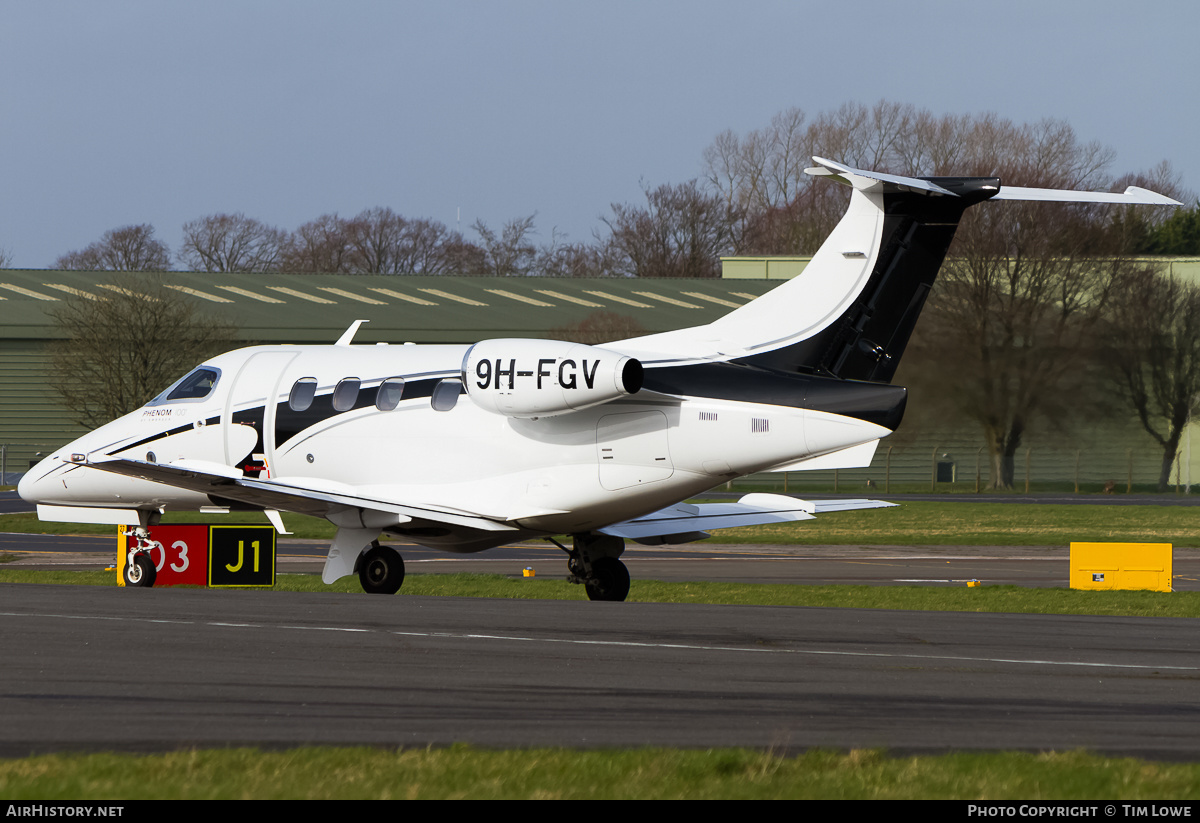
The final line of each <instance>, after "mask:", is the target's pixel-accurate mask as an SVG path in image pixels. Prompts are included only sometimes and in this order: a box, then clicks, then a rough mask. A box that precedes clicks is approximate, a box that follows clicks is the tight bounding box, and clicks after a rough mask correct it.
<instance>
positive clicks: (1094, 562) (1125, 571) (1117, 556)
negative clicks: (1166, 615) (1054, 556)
mask: <svg viewBox="0 0 1200 823" xmlns="http://www.w3.org/2000/svg"><path fill="white" fill-rule="evenodd" d="M1171 559H1172V552H1171V544H1170V543H1072V544H1071V588H1072V589H1149V590H1151V591H1156V592H1169V591H1171Z"/></svg>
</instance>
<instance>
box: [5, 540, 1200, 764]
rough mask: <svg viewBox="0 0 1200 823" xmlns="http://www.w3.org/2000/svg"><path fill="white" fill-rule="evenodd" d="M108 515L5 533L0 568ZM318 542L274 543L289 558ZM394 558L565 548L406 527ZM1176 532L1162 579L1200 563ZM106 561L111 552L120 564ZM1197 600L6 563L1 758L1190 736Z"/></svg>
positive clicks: (979, 553)
mask: <svg viewBox="0 0 1200 823" xmlns="http://www.w3.org/2000/svg"><path fill="white" fill-rule="evenodd" d="M114 544H115V540H114V539H113V538H73V537H56V536H52V535H36V536H29V535H20V536H18V535H4V536H3V537H2V538H0V554H3V553H6V552H8V553H13V554H16V555H18V558H19V559H17V560H16V561H14V563H11V564H6V566H9V567H11V566H13V565H15V566H25V567H41V568H90V569H97V568H104V567H105V566H106V565H108V564H109V563H111V561H112V559H113V550H114ZM326 548H327V546H326V544H324V543H322V542H320V541H296V540H289V539H286V538H285V539H283V540H281V541H280V542H279V557H278V571H279V572H281V573H287V572H292V571H295V572H301V573H313V574H316V573H318V572H319V570H320V567H321V565H322V561H323V557H324V553H325V550H326ZM397 548H398V549H399V550H400V551H401V552H402V554H403V555H404V557H405V562H406V566H407V567H408V572H409V574H422V573H435V574H436V573H445V572H455V571H491V572H497V573H500V574H506V575H510V576H514V577H520V576H521V574H522V571H523V569H525V568H526V567H531V568H534V569H535V570H536V573H537V575H538V576H541V577H545V576H559V575H564V574H565V562H564V559H563V555H562V552H561V551H560V550H558V549H557V548H554V547H552V546H546V545H545V544H535V543H530V544H521V545H517V546H512V547H504V548H501V549H494V550H491V551H489V552H485V553H482V554H478V555H447V554H443V553H439V552H432V551H429V550H420V549H418V548H417V547H413V546H401V545H397ZM1193 554H1200V553H1193V552H1187V553H1180V552H1177V553H1176V560H1175V587H1176V589H1177V590H1185V589H1187V590H1196V589H1197V588H1198V587H1200V561H1198V560H1197V559H1195V558H1194V557H1193V556H1192V555H1193ZM624 559H625V561H626V564H627V565H628V567H629V569H630V573H631V575H632V576H633V577H634V578H635V579H639V578H643V579H645V578H653V579H663V580H689V579H691V580H695V579H706V580H734V581H739V580H740V581H748V582H773V583H866V584H870V585H923V586H932V587H946V586H964V585H965V584H966V581H967V580H971V579H978V580H980V581H981V582H982V583H983V584H984V585H994V584H1000V583H1013V584H1016V585H1022V586H1065V585H1067V575H1068V551H1067V549H1066V548H1065V547H1017V548H1014V547H978V546H972V547H963V546H941V547H927V546H926V547H905V546H743V545H712V544H704V545H702V546H696V545H695V544H693V545H691V546H686V547H681V548H645V547H636V546H634V547H630V548H629V549H628V550H627V551H626V555H625V557H624ZM114 577H115V573H114ZM1197 625H1200V624H1198V623H1197V621H1195V620H1192V619H1158V618H1107V617H1088V616H1066V617H1064V616H1051V615H1017V614H970V613H949V612H901V611H887V610H862V609H816V608H798V607H761V606H760V607H740V606H693V605H677V604H649V603H590V602H552V601H517V600H491V599H474V598H447V597H419V596H400V597H369V596H353V595H331V594H326V593H315V594H313V593H291V592H264V591H253V590H251V591H242V590H221V589H207V590H200V589H177V588H154V589H124V588H117V587H115V586H114V587H112V588H106V587H82V586H57V585H20V584H0V660H3V661H4V665H3V666H2V667H0V717H2V718H3V719H4V720H3V722H2V723H0V756H4V757H19V756H25V755H28V754H31V753H36V752H51V751H76V750H100V749H102V750H114V749H115V750H128V751H160V750H172V749H178V748H182V747H193V746H197V747H198V746H218V745H255V746H263V747H272V748H274V747H286V746H293V745H300V744H310V743H316V744H366V745H381V746H389V747H391V746H426V745H444V744H449V743H453V742H470V743H474V744H477V745H483V746H496V747H514V746H572V747H606V746H644V745H655V746H682V747H710V746H734V745H736V746H752V747H763V748H767V747H771V748H773V749H774V750H776V751H779V752H784V751H795V750H801V749H806V748H811V747H816V746H820V747H829V748H835V749H847V748H854V747H864V746H866V747H883V748H887V749H889V750H892V751H894V752H941V751H949V750H966V749H981V750H995V749H1023V750H1049V749H1058V750H1062V749H1075V748H1088V749H1092V750H1095V751H1100V752H1105V753H1112V754H1122V755H1126V754H1127V755H1137V756H1142V757H1147V758H1158V759H1169V760H1194V759H1196V758H1197V757H1200V643H1197V642H1196V626H1197Z"/></svg>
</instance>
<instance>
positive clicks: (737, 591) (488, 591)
mask: <svg viewBox="0 0 1200 823" xmlns="http://www.w3.org/2000/svg"><path fill="white" fill-rule="evenodd" d="M0 583H60V584H76V585H91V586H115V585H116V574H115V573H114V572H74V571H40V570H35V569H14V568H0ZM273 590H274V591H292V592H328V593H333V594H358V595H361V594H363V591H362V587H361V586H360V585H359V582H358V578H357V577H344V578H342V579H341V580H339V581H337V582H336V583H334V584H333V585H332V586H326V585H325V584H324V583H322V582H321V579H320V578H319V577H318V576H316V575H312V574H280V575H277V576H276V579H275V587H274V589H273ZM236 591H264V590H263V589H257V590H256V589H236ZM413 595H425V596H440V597H499V598H510V599H531V600H586V599H587V595H586V594H585V593H584V591H583V587H582V586H574V585H571V584H569V583H567V582H566V581H565V580H562V579H553V578H537V579H526V578H521V577H508V576H505V575H500V574H410V575H408V576H407V577H406V578H405V579H404V587H403V588H402V589H401V590H400V594H399V595H397V596H398V597H405V596H409V597H411V596H413ZM629 602H633V603H697V604H713V605H721V604H724V605H739V606H808V607H821V608H854V609H903V610H910V611H949V612H999V613H1021V614H1079V615H1104V616H1110V617H1200V592H1150V591H1107V592H1106V591H1080V590H1075V589H1057V588H1053V589H1052V588H1025V587H1022V586H980V587H977V588H967V587H966V586H953V587H951V586H806V585H791V584H784V583H719V582H707V581H705V582H692V583H668V582H663V581H660V580H634V581H632V582H631V583H630V586H629Z"/></svg>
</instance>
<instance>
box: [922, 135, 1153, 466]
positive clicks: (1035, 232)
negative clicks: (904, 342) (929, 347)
mask: <svg viewBox="0 0 1200 823" xmlns="http://www.w3.org/2000/svg"><path fill="white" fill-rule="evenodd" d="M978 136H979V137H980V139H979V140H978V141H977V145H981V146H984V147H988V146H990V147H991V150H993V151H1001V150H1002V151H1003V152H1004V153H1002V154H996V155H991V156H988V155H983V154H980V155H976V156H975V157H974V158H973V162H974V164H975V169H974V171H975V173H981V174H986V175H995V176H999V177H1000V178H1001V179H1002V180H1004V181H1009V180H1012V181H1019V182H1020V184H1021V185H1030V186H1038V187H1046V188H1078V189H1103V188H1105V187H1106V184H1107V183H1108V180H1107V179H1106V178H1105V176H1104V171H1105V169H1106V166H1107V164H1108V163H1109V162H1110V160H1111V153H1110V152H1109V151H1108V150H1107V149H1105V148H1103V147H1101V146H1098V145H1096V144H1091V143H1089V144H1084V143H1080V142H1078V141H1076V140H1075V139H1074V134H1073V132H1072V131H1071V130H1070V128H1069V127H1068V126H1066V125H1065V124H1063V123H1061V122H1058V121H1044V122H1042V123H1039V124H1035V125H1033V126H1024V127H1016V126H1013V125H1012V124H1011V123H1008V122H995V121H987V122H986V123H984V124H983V127H982V128H981V133H980V134H979V135H978ZM989 137H990V138H994V139H986V138H989ZM1111 219H1112V212H1111V210H1106V208H1105V207H1103V206H1094V205H1082V204H1071V205H1067V204H1051V203H1027V202H1010V203H1005V204H1003V207H995V206H989V205H987V204H984V205H982V206H979V207H977V208H975V209H972V210H970V211H968V212H967V214H966V216H965V217H964V219H963V221H962V223H961V224H960V226H959V229H958V233H957V235H956V237H955V241H954V244H953V245H952V246H951V248H950V252H949V256H948V258H947V261H946V263H945V265H944V266H943V267H942V272H941V274H940V276H939V278H940V279H939V283H938V286H937V288H936V289H935V293H934V299H932V300H931V302H930V308H929V311H928V312H927V314H928V315H929V316H928V318H927V319H926V320H925V321H923V322H926V323H928V324H930V325H931V326H932V329H931V330H930V332H931V333H928V334H926V335H924V336H923V339H925V340H927V341H933V343H934V345H937V346H939V347H940V350H941V354H940V357H939V360H940V361H941V362H942V363H943V364H944V365H943V372H942V374H943V379H944V381H945V384H946V386H947V389H948V390H949V391H952V392H953V393H954V396H955V398H956V402H957V405H958V407H959V409H960V411H961V412H962V413H963V414H964V415H965V416H966V417H967V418H968V419H970V420H972V421H974V422H975V423H977V424H978V425H979V426H980V428H981V431H982V434H983V437H984V443H985V445H986V446H987V449H988V453H989V456H990V461H991V473H990V480H989V486H990V488H994V489H1004V488H1010V487H1011V486H1012V483H1013V475H1014V460H1015V455H1016V453H1017V449H1018V448H1019V447H1020V446H1021V445H1022V443H1023V442H1024V437H1025V434H1026V432H1027V431H1028V430H1029V429H1030V428H1032V427H1033V426H1034V425H1035V424H1036V423H1038V422H1039V421H1041V422H1044V421H1047V420H1052V419H1069V418H1070V416H1071V415H1072V414H1073V413H1077V412H1078V410H1079V408H1080V404H1079V397H1080V394H1079V393H1080V392H1081V391H1082V390H1083V388H1084V381H1083V377H1084V375H1085V374H1086V369H1085V364H1086V361H1087V357H1088V355H1089V352H1090V351H1091V350H1092V348H1093V346H1094V341H1095V338H1094V337H1093V332H1094V330H1095V326H1096V323H1097V322H1098V320H1099V319H1100V316H1101V311H1102V310H1103V309H1104V307H1105V306H1106V305H1107V303H1108V301H1109V298H1110V296H1111V293H1112V289H1113V286H1114V284H1115V283H1116V282H1117V281H1118V280H1119V278H1121V277H1123V276H1125V275H1126V274H1127V273H1128V271H1129V270H1130V267H1131V266H1132V265H1133V264H1132V261H1131V259H1130V258H1129V256H1128V255H1127V254H1126V251H1127V249H1126V247H1125V246H1124V244H1123V243H1122V240H1121V238H1120V236H1119V235H1117V234H1114V233H1113V232H1111V231H1109V228H1110V223H1111Z"/></svg>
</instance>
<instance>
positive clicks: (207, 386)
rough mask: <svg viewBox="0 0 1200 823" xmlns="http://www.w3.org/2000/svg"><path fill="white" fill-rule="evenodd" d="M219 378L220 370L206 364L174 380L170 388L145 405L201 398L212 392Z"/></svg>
mask: <svg viewBox="0 0 1200 823" xmlns="http://www.w3.org/2000/svg"><path fill="white" fill-rule="evenodd" d="M220 379H221V370H220V369H214V368H211V367H207V366H202V367H201V368H198V369H194V370H193V371H191V372H189V373H188V374H186V375H184V377H183V378H182V379H181V380H178V381H176V382H175V383H174V384H173V385H172V386H171V387H170V388H168V389H167V390H166V391H164V392H163V393H162V394H160V395H159V396H158V397H156V398H154V399H153V400H151V401H150V402H149V403H147V404H146V405H147V406H159V405H162V404H163V403H177V402H181V401H195V400H203V399H204V398H206V397H208V396H209V395H210V394H212V391H213V389H214V388H215V387H216V385H217V381H218V380H220Z"/></svg>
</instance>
